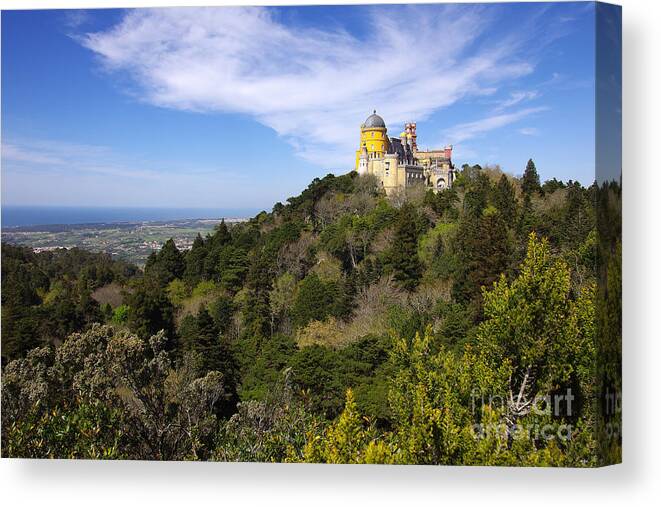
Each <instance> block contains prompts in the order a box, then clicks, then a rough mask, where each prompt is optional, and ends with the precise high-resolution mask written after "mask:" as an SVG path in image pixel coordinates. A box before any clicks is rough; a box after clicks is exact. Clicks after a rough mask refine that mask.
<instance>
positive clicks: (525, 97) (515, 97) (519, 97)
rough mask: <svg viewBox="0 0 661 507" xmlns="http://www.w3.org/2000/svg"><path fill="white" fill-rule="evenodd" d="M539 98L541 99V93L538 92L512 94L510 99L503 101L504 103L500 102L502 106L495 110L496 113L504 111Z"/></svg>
mask: <svg viewBox="0 0 661 507" xmlns="http://www.w3.org/2000/svg"><path fill="white" fill-rule="evenodd" d="M537 97H539V92H538V91H537V90H527V91H516V92H512V93H510V96H509V98H507V99H505V100H503V101H502V102H500V104H498V106H497V107H496V108H495V111H502V110H504V109H508V108H510V107H512V106H516V105H518V104H520V103H521V102H527V101H529V100H533V99H536V98H537Z"/></svg>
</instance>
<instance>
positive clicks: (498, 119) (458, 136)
mask: <svg viewBox="0 0 661 507" xmlns="http://www.w3.org/2000/svg"><path fill="white" fill-rule="evenodd" d="M547 109H548V108H547V107H531V108H526V109H520V110H518V111H514V112H511V113H502V114H496V115H493V116H488V117H486V118H482V119H480V120H476V121H472V122H468V123H461V124H459V125H455V126H454V127H452V128H449V129H447V130H446V131H445V134H446V138H447V139H449V141H450V142H451V143H453V144H454V143H461V142H464V141H467V140H469V139H473V138H475V137H478V136H481V135H483V134H485V133H486V132H489V131H491V130H495V129H498V128H502V127H505V126H507V125H510V124H512V123H515V122H517V121H520V120H522V119H523V118H527V117H528V116H531V115H534V114H537V113H541V112H542V111H546V110H547Z"/></svg>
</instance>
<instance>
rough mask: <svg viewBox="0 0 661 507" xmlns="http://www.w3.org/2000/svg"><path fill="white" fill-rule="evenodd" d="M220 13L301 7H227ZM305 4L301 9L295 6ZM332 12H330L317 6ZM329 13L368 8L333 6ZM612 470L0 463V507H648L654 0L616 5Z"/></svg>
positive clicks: (5, 3)
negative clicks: (619, 63)
mask: <svg viewBox="0 0 661 507" xmlns="http://www.w3.org/2000/svg"><path fill="white" fill-rule="evenodd" d="M222 3H223V2H217V1H209V0H197V1H195V0H193V1H185V0H179V1H174V2H173V1H133V2H131V1H126V0H124V1H118V0H115V1H113V0H105V1H103V0H101V1H99V0H93V1H89V2H85V1H80V0H78V1H63V0H60V1H46V0H42V1H32V0H23V1H9V0H0V8H3V9H8V8H44V7H51V8H52V7H86V8H89V7H90V6H92V5H93V6H95V7H118V6H133V7H135V6H157V5H200V4H203V5H211V4H221V5H222ZM225 3H226V4H228V3H229V4H257V3H267V4H278V3H287V4H305V3H306V2H301V1H296V0H289V1H286V2H278V1H271V2H259V1H252V2H251V1H241V0H230V1H229V2H225ZM307 3H309V2H307ZM328 3H335V2H328ZM337 3H368V2H366V1H363V2H337ZM621 3H622V5H623V23H624V30H623V34H624V35H623V36H624V79H623V81H624V104H623V111H624V178H623V179H624V184H623V186H624V237H625V239H624V326H625V327H624V395H623V400H624V461H625V463H624V464H623V465H620V466H615V467H609V468H606V469H599V470H566V469H565V470H552V469H512V468H510V469H503V468H449V467H419V466H409V467H394V466H365V465H362V466H346V465H345V466H340V465H333V466H327V465H264V464H226V463H132V462H89V461H88V462H85V461H77V462H75V461H58V462H53V461H51V462H49V461H27V460H8V459H3V460H2V462H0V499H2V502H3V504H4V505H11V506H14V505H36V504H43V505H49V506H51V505H71V506H73V505H112V506H113V507H117V506H118V505H119V506H123V505H135V504H143V505H158V506H159V507H160V506H170V505H177V506H182V505H192V506H195V507H197V506H200V505H205V504H212V505H225V504H240V505H245V504H260V505H261V504H269V505H273V504H275V505H280V504H282V505H297V504H312V505H326V504H332V505H338V504H339V505H343V504H344V505H357V504H363V505H364V504H366V503H368V502H369V503H370V504H372V503H380V504H397V505H406V506H408V505H412V506H413V505H424V504H432V505H441V504H442V505H448V506H456V505H460V506H463V505H473V504H478V503H479V504H481V505H489V506H497V505H507V506H508V507H513V506H514V507H516V506H523V505H528V506H529V505H534V506H538V505H540V506H544V505H553V506H555V507H557V506H558V505H560V506H565V505H578V504H580V505H584V506H587V505H651V504H652V502H654V504H655V505H658V502H659V500H660V499H661V472H660V467H659V459H661V449H660V446H659V441H660V439H659V431H661V425H660V424H659V422H660V419H659V413H660V411H659V407H660V406H661V400H660V399H659V396H658V392H657V389H658V388H660V387H661V382H660V378H659V371H661V364H659V362H660V361H661V347H660V346H659V344H660V343H661V333H660V332H659V316H660V315H659V314H661V305H660V300H659V297H658V294H659V291H661V280H659V264H660V261H661V256H660V255H659V252H660V251H661V248H660V247H661V245H660V244H659V234H660V232H661V231H660V228H659V216H661V213H660V211H661V210H660V206H659V203H661V178H660V177H659V174H660V173H661V163H660V162H659V156H658V155H657V153H656V150H659V149H661V131H660V129H659V118H661V115H660V113H661V111H660V110H659V94H661V79H660V73H659V63H658V62H659V60H661V43H660V39H661V25H660V24H659V22H660V21H661V15H660V13H661V8H660V7H659V5H660V4H661V2H658V1H656V0H623V1H622V2H621Z"/></svg>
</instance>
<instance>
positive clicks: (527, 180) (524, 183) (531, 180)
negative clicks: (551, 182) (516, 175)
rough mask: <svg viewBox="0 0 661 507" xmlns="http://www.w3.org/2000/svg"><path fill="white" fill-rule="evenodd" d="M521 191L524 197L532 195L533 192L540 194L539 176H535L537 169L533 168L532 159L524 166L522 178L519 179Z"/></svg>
mask: <svg viewBox="0 0 661 507" xmlns="http://www.w3.org/2000/svg"><path fill="white" fill-rule="evenodd" d="M521 190H522V191H523V193H524V194H526V195H532V194H533V193H535V192H541V190H542V187H541V185H540V184H539V174H537V168H536V167H535V162H533V161H532V159H530V160H528V163H527V164H526V170H525V171H524V172H523V178H522V179H521Z"/></svg>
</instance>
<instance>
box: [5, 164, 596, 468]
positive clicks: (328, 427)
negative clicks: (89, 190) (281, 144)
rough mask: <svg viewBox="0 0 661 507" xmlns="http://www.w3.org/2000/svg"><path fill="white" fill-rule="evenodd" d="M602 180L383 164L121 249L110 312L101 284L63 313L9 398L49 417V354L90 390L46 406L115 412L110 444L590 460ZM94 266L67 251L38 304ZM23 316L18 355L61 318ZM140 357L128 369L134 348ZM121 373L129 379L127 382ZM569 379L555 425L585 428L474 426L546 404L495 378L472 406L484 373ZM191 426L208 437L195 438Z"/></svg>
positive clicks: (221, 455)
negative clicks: (186, 243)
mask: <svg viewBox="0 0 661 507" xmlns="http://www.w3.org/2000/svg"><path fill="white" fill-rule="evenodd" d="M598 194H599V189H598V188H597V187H596V186H595V185H593V186H592V187H590V188H584V187H582V186H581V185H580V184H578V183H575V182H568V183H566V184H565V183H563V182H558V181H557V180H553V181H549V182H546V183H544V184H543V185H541V184H540V182H539V177H538V176H537V173H536V169H535V167H534V164H533V163H532V161H530V162H529V165H528V168H527V169H526V173H525V174H524V176H523V178H521V179H517V178H514V177H512V176H510V175H507V174H504V173H502V172H501V171H500V170H499V169H498V168H481V167H479V166H472V167H470V166H464V167H463V168H462V170H461V171H460V172H459V174H458V177H457V180H456V182H455V184H454V186H453V187H452V188H450V189H446V190H443V191H441V192H439V193H434V192H433V191H427V190H425V189H424V188H420V187H412V188H409V189H407V190H406V191H405V192H400V193H397V194H395V195H391V196H389V197H387V196H386V195H385V194H384V193H383V192H382V191H381V190H380V189H379V188H378V185H377V183H376V180H375V179H373V178H371V177H368V176H363V177H358V175H357V174H356V173H350V174H347V175H343V176H333V175H328V176H326V177H324V178H321V179H315V180H314V181H312V183H311V184H310V185H309V186H308V187H307V188H306V189H305V190H304V191H303V192H302V193H301V194H300V195H298V196H296V197H292V198H290V199H288V200H287V202H286V203H284V204H283V203H277V204H276V205H275V206H274V207H273V209H272V211H271V212H262V213H260V214H258V215H257V216H255V217H254V218H252V219H251V220H249V221H247V222H244V223H237V224H232V225H231V226H228V225H227V224H225V223H224V222H222V223H220V224H219V225H218V226H217V227H216V228H215V230H214V231H213V233H212V234H209V235H208V236H206V237H204V238H203V237H202V236H199V235H198V237H197V238H196V239H195V241H194V242H193V245H192V247H191V249H190V250H188V251H180V250H179V249H178V248H177V246H176V245H175V243H174V242H173V241H172V240H170V241H168V242H166V244H165V245H164V246H163V248H162V249H161V250H160V251H158V252H155V253H153V254H152V255H151V256H150V257H149V258H148V259H147V262H146V264H145V269H144V274H142V275H141V276H136V275H138V274H137V273H135V272H132V271H131V272H127V271H126V270H125V271H123V272H122V274H121V276H120V274H119V273H116V268H118V267H120V266H124V265H121V264H117V265H115V264H112V263H111V266H113V269H114V270H115V271H112V270H111V271H112V272H113V273H115V274H114V275H113V276H112V277H106V278H104V279H103V282H105V283H110V282H114V283H116V284H119V285H121V287H122V294H123V296H122V304H121V305H116V306H115V308H114V309H113V308H110V307H105V310H104V311H100V307H99V306H98V303H96V304H95V303H93V302H90V303H89V308H90V309H84V310H82V315H83V317H81V318H80V319H78V320H76V321H75V325H72V326H73V327H71V328H69V329H70V330H71V331H84V333H83V334H78V335H73V336H72V337H70V338H69V339H67V340H66V341H65V342H64V345H62V346H58V347H57V348H56V349H51V348H46V349H43V351H42V352H40V353H39V354H37V353H36V352H35V351H32V352H30V353H28V355H27V358H26V359H18V360H17V361H15V362H13V363H11V364H10V365H9V366H8V367H7V368H6V369H5V371H4V372H3V377H4V379H5V382H4V384H3V407H4V406H5V403H8V405H6V406H9V407H10V409H9V410H10V412H9V413H10V414H11V413H13V412H11V410H12V407H22V410H19V409H18V408H16V414H31V415H29V417H33V418H37V419H38V418H43V417H44V412H43V408H39V409H34V408H33V409H32V412H31V411H30V410H28V409H29V407H30V406H31V405H30V404H29V403H28V401H29V400H30V399H33V398H30V396H28V394H27V392H26V391H25V389H26V387H25V386H24V385H23V384H22V382H25V381H26V377H25V375H27V373H26V372H31V374H34V371H33V370H31V368H34V367H35V366H34V365H35V364H36V363H39V361H38V360H37V359H36V358H37V355H41V356H44V357H46V358H47V359H44V361H46V363H44V364H49V365H51V364H52V365H53V366H52V368H55V370H53V371H52V372H51V373H50V375H52V376H54V377H44V383H45V385H46V387H45V389H46V390H48V389H49V388H48V386H51V385H53V383H54V382H56V381H55V380H52V378H57V379H58V380H57V382H60V384H61V385H63V386H64V387H62V388H61V391H62V392H67V390H69V391H70V390H74V391H75V392H76V395H75V396H74V397H73V399H76V400H78V401H77V402H76V403H74V404H73V405H72V403H71V401H70V400H68V399H66V398H64V399H62V397H61V396H54V398H53V399H51V400H49V401H48V403H47V405H48V406H50V407H56V408H57V410H61V411H63V413H64V414H69V415H71V414H73V413H75V414H78V413H79V411H81V410H91V413H88V414H87V416H86V417H88V418H91V419H92V420H93V421H101V420H106V419H104V418H109V419H110V420H111V422H112V424H110V425H109V427H108V430H107V431H106V432H105V433H104V437H103V438H104V439H105V440H103V441H99V442H96V444H95V445H97V447H101V448H104V449H106V450H107V452H108V453H109V455H110V456H111V457H131V458H147V459H153V458H156V459H182V458H187V457H193V458H198V459H224V460H267V461H270V460H275V461H281V460H285V459H287V460H292V461H299V460H309V461H341V462H347V461H348V462H402V463H464V464H476V463H477V464H487V463H501V464H507V463H512V464H514V463H516V464H521V463H529V464H533V463H534V464H540V463H544V464H561V463H562V464H571V465H575V466H585V465H591V464H594V463H595V462H594V457H592V455H591V454H590V452H589V449H590V448H591V446H593V445H594V441H593V440H591V439H592V438H593V436H592V434H591V433H590V431H588V430H585V429H584V428H585V427H586V426H585V425H589V424H590V423H589V421H590V420H592V418H593V417H594V414H593V412H592V409H591V408H589V407H590V406H591V405H590V403H588V402H587V401H586V400H589V399H592V398H591V397H593V396H594V388H595V386H594V384H593V377H591V376H590V375H589V373H588V372H587V370H588V369H589V368H590V365H591V364H593V362H594V361H593V358H594V354H595V351H594V347H593V345H591V344H592V341H593V338H594V320H595V315H594V310H590V308H594V305H593V303H594V300H595V297H597V294H596V290H595V283H596V280H597V276H598V273H597V272H596V264H595V262H596V256H597V254H598V252H599V249H598V245H597V235H596V226H597V217H596V216H595V208H594V202H595V201H596V199H597V198H598V197H599V195H598ZM7 248H8V247H7ZM8 252H9V250H8ZM22 252H23V253H22V254H21V255H24V256H27V257H29V254H27V253H26V252H25V251H22ZM5 255H8V256H11V257H12V258H14V257H16V255H15V254H13V253H11V252H10V253H8V254H5V246H3V261H4V260H5ZM40 255H41V254H40ZM54 260H55V259H54ZM90 262H91V260H90ZM95 262H97V261H96V260H95V261H94V262H92V264H94V263H95ZM5 264H6V263H5V262H3V359H4V358H5V352H4V351H5V348H4V339H5V336H6V335H5V328H4V327H5V324H4V322H5V319H6V312H10V311H11V308H13V307H15V304H14V303H15V302H16V301H18V299H17V298H19V297H23V296H19V295H16V296H14V295H13V294H14V293H13V292H12V289H11V287H16V286H18V285H20V283H19V282H18V281H17V280H23V279H24V278H21V277H26V276H29V277H34V276H37V277H40V276H41V275H40V274H39V273H40V272H43V271H44V269H46V268H44V267H43V265H42V263H40V262H32V261H27V264H26V263H25V262H23V264H20V263H19V264H16V263H12V264H9V267H8V268H7V270H8V271H7V275H5ZM88 264H89V263H88ZM21 266H22V267H21ZM33 266H36V267H35V268H34V269H33ZM88 271H89V268H87V267H86V268H85V269H84V270H82V271H81V270H78V271H76V273H75V275H74V276H73V277H72V275H71V273H65V272H63V271H58V270H56V271H54V272H52V276H49V277H47V278H44V279H41V278H40V281H39V282H30V283H31V284H33V285H35V286H36V287H38V288H39V290H40V291H41V292H39V291H38V290H36V289H35V290H34V291H32V292H31V293H30V294H29V297H28V299H29V301H27V302H26V304H27V305H28V306H29V305H32V307H34V308H40V307H42V308H50V306H49V301H51V300H52V297H50V296H49V294H51V293H52V291H53V290H56V287H58V285H57V284H58V283H60V282H61V281H62V280H69V281H70V282H72V283H73V282H74V281H75V282H77V283H78V286H82V287H84V290H83V292H80V293H77V295H76V296H75V297H74V296H66V297H65V296H62V297H64V298H65V299H67V298H70V300H71V301H74V300H75V301H78V303H77V304H78V305H80V304H82V303H81V301H83V300H84V301H87V302H89V294H90V293H89V291H91V290H93V289H96V288H98V287H97V286H98V285H99V284H102V282H101V281H100V280H99V277H98V275H95V276H92V277H91V278H90V276H89V275H88V274H87V273H88ZM35 272H36V275H35V274H34V273H35ZM25 273H30V274H29V275H28V274H25ZM30 279H31V280H32V278H30ZM90 279H93V280H94V282H93V283H92V282H90ZM6 280H8V282H7V283H8V284H9V285H8V286H7V288H6V286H5V281H6ZM12 280H15V281H14V282H12ZM5 294H7V298H5ZM82 294H84V295H85V297H83V296H82ZM49 298H50V299H49ZM86 298H87V299H86ZM86 308H87V307H86ZM48 311H49V312H50V311H51V310H48ZM52 311H53V312H55V314H58V315H59V313H58V312H60V311H59V310H52ZM591 312H592V313H591ZM95 321H96V322H101V323H103V324H104V326H103V327H99V326H98V325H94V326H92V325H91V322H95ZM74 328H75V329H74ZM35 332H36V333H37V334H38V333H39V332H40V331H35ZM8 333H9V336H11V338H10V340H11V343H20V345H15V346H13V348H12V349H11V351H10V352H7V355H6V360H8V359H14V358H20V357H23V356H25V354H26V352H27V351H28V349H30V348H31V347H33V346H35V345H37V344H46V343H49V342H51V343H54V344H56V343H57V342H56V341H55V340H53V339H52V337H51V336H50V335H48V336H46V335H38V336H36V337H35V335H34V333H33V334H30V333H29V332H27V333H23V334H21V333H16V332H14V331H12V329H11V328H10V329H9V331H8ZM83 344H87V345H83ZM62 347H68V350H67V351H66V353H67V354H69V356H65V355H63V354H65V352H62ZM90 347H91V348H90ZM39 350H42V349H39ZM92 350H93V351H94V352H93V354H95V355H94V357H95V358H96V359H95V361H96V363H95V364H98V365H101V366H98V368H101V369H102V370H103V371H108V372H111V373H105V374H104V375H103V382H102V384H99V385H101V387H94V388H93V387H92V385H91V384H90V385H87V384H85V383H84V382H83V384H84V385H81V384H80V378H83V379H84V378H88V377H89V378H92V377H94V376H95V375H97V374H98V373H95V371H96V370H94V368H92V369H90V368H91V367H90V366H89V364H88V363H86V362H85V361H82V360H80V361H82V362H80V361H78V362H74V363H71V359H70V357H73V356H76V354H78V355H82V356H84V357H89V354H92V352H91V351H92ZM35 354H36V355H35ZM53 354H54V355H53ZM117 354H120V355H119V356H118V355H117ZM72 355H73V356H72ZM120 357H123V359H120ZM6 360H3V364H4V363H6ZM35 361H36V363H35ZM58 361H59V362H58ZM127 361H128V362H129V363H130V364H133V366H132V369H131V371H128V370H126V369H125V368H126V367H125V366H122V365H123V364H124V363H126V362H127ZM131 362H133V363H131ZM84 364H86V365H87V366H85V365H84ZM102 365H105V366H102ZM19 366H20V367H19ZM49 367H51V366H49ZM70 370H72V371H74V372H75V371H77V372H79V373H78V377H76V378H78V380H76V382H77V383H72V381H71V377H67V376H66V375H64V376H62V373H61V372H62V371H70ZM44 371H46V370H44ZM49 371H50V370H49ZM99 371H101V370H99ZM139 372H143V373H139ZM146 372H149V374H148V375H147V373H146ZM8 375H9V377H8ZM43 375H46V374H45V373H43ZM90 376H91V377H90ZM7 378H9V380H7ZM49 379H50V380H49ZM7 385H8V386H7ZM95 385H96V384H95ZM104 386H107V387H104ZM112 386H114V388H115V389H116V388H117V387H118V386H124V387H122V389H125V388H128V390H129V392H128V394H126V393H125V395H122V396H120V397H118V396H117V394H116V391H113V390H112ZM127 386H128V387H127ZM191 386H196V387H194V389H193V387H191ZM570 387H571V388H573V389H575V391H574V392H579V393H580V396H581V399H582V400H583V402H584V403H583V405H582V406H583V408H582V411H581V412H580V413H579V414H578V415H577V414H576V413H562V414H557V417H556V418H555V419H553V420H552V421H551V422H553V424H554V425H555V426H554V428H555V430H554V431H556V432H557V431H559V430H558V426H560V425H562V424H568V423H569V422H571V424H572V425H573V427H574V428H576V432H577V435H578V437H577V438H576V439H570V440H569V441H564V442H562V443H557V442H555V441H554V442H553V443H549V442H548V441H540V440H534V439H533V440H525V442H524V443H521V444H520V445H518V444H515V443H512V441H511V437H507V438H505V440H504V441H502V436H498V435H487V437H486V438H484V439H482V440H481V439H475V438H474V437H473V436H470V435H469V433H470V428H473V427H474V425H475V423H476V422H481V423H486V422H488V421H490V420H493V422H494V424H495V423H498V424H500V423H502V424H505V425H506V426H507V427H508V428H509V429H512V425H514V427H516V425H517V424H521V422H526V423H529V424H533V425H538V424H541V423H542V422H543V421H544V420H545V419H544V418H545V417H547V414H544V415H543V416H541V415H535V414H532V413H531V412H530V408H529V406H528V407H524V406H514V405H512V404H505V405H501V406H491V405H490V404H484V403H483V401H484V398H483V397H481V398H480V400H479V403H478V409H477V410H478V411H477V412H475V410H476V409H475V406H476V399H475V398H474V396H475V393H476V392H479V393H482V394H485V393H489V394H493V395H495V396H499V397H500V398H499V399H501V400H506V399H507V398H508V394H511V393H512V392H521V393H525V394H526V395H527V396H532V397H534V396H535V395H536V394H542V393H547V392H554V393H562V392H564V391H563V390H566V389H567V388H570ZM90 389H91V390H90ZM94 389H100V391H95V390H94ZM104 389H109V390H108V391H104ZM191 389H193V391H191ZM49 392H50V391H49ZM147 392H149V393H152V394H151V395H149V396H156V399H157V400H160V401H159V402H158V404H157V406H155V407H156V408H154V407H152V408H153V409H154V410H156V412H154V413H151V414H149V416H147V415H145V414H146V413H145V412H144V411H142V412H140V411H137V412H136V410H135V403H134V404H131V403H130V402H128V401H127V396H128V398H129V399H132V398H131V397H133V398H134V399H135V400H142V401H140V402H139V403H138V404H139V405H140V404H143V405H144V404H145V403H147V402H148V400H146V399H144V396H147V394H145V393H147ZM81 396H82V398H81ZM85 396H87V398H85ZM5 398H6V399H7V401H6V402H5ZM84 399H87V400H88V401H87V402H85V403H82V402H81V401H80V400H84ZM89 400H92V403H91V405H90V402H89ZM99 400H103V401H102V402H99ZM191 400H195V403H196V404H197V405H196V408H195V409H193V408H192V407H191V406H190V404H191V403H192V401H191ZM152 401H154V400H152ZM81 403H82V404H81ZM99 403H100V405H99ZM163 403H165V405H163V408H162V411H159V410H161V409H158V407H160V406H161V405H160V404H163ZM22 404H23V405H22ZM143 405H140V406H143ZM482 405H484V406H482ZM149 406H152V404H151V402H149ZM90 407H92V408H90ZM165 407H169V408H167V410H166V408H165ZM205 407H206V408H205ZM425 407H426V408H425ZM441 407H445V408H446V409H447V410H443V409H442V408H441ZM471 407H472V408H471ZM420 410H422V412H419V411H420ZM191 411H192V412H191ZM517 411H518V412H517ZM86 413H87V412H86ZM185 413H187V414H188V416H187V417H189V419H188V421H189V422H188V423H187V424H190V425H192V426H191V427H188V428H187V429H185V428H184V429H182V427H181V426H177V427H178V428H179V430H174V429H169V430H168V431H172V432H173V433H172V434H167V435H164V436H163V434H162V433H159V434H161V435H162V438H163V439H164V440H163V442H165V443H163V447H161V448H159V449H155V448H154V447H153V444H154V441H153V440H152V437H151V436H149V435H155V434H157V433H158V432H159V431H160V430H159V429H158V427H156V426H155V425H158V424H162V425H163V427H168V428H171V425H168V424H169V423H171V422H172V418H175V419H176V420H179V418H182V417H184V414H185ZM513 413H515V414H516V415H515V416H512V414H513ZM90 414H91V415H90ZM191 414H193V416H191ZM26 417H28V416H25V415H21V416H20V417H19V416H18V415H17V416H16V419H12V421H13V423H12V424H13V426H11V428H12V429H10V430H5V427H7V425H4V424H3V442H4V443H5V446H4V447H5V449H7V448H9V449H15V450H14V451H12V452H14V453H15V455H21V454H26V453H27V454H29V453H35V454H39V452H40V451H39V449H37V448H35V447H34V442H33V441H32V440H31V438H32V437H31V436H30V435H29V434H26V431H27V430H26V429H25V427H23V426H21V424H28V422H29V419H25V418H26ZM191 417H192V419H191ZM363 417H364V418H366V419H363ZM365 420H367V421H369V422H368V423H365V422H364V421H365ZM260 421H261V422H260ZM46 423H48V424H53V425H54V426H57V424H56V422H55V421H50V420H49V421H46V422H45V423H44V424H46ZM182 424H183V423H182ZM193 427H194V428H193ZM581 428H583V429H581ZM193 429H194V431H195V432H196V435H198V437H196V440H195V442H192V441H188V440H186V439H187V438H188V437H185V435H189V436H190V431H193ZM130 431H135V432H137V433H135V434H139V435H141V436H140V437H137V436H134V437H132V436H131V434H130ZM177 431H179V433H177ZM347 432H349V433H347ZM28 433H29V432H28ZM315 435H316V436H317V437H318V439H317V440H315V438H312V437H314V436H315ZM347 435H351V437H350V438H351V440H350V441H346V440H343V439H346V438H349V437H348V436H347ZM182 438H183V441H182ZM311 438H312V440H310V439H311ZM21 439H22V440H21ZM136 439H137V440H136ZM141 439H142V440H141ZM74 440H75V442H76V444H75V445H77V446H79V447H76V449H74V450H71V449H70V448H69V447H67V449H68V450H67V452H74V453H78V454H76V455H79V456H84V455H86V454H85V453H87V452H89V446H88V444H89V443H86V442H82V443H81V442H80V441H79V440H76V439H74ZM17 442H20V445H19V444H18V443H17ZM186 442H187V443H186ZM499 442H500V443H499ZM166 444H167V445H166ZM7 446H9V447H7ZM12 446H13V447H12ZM498 449H500V450H498Z"/></svg>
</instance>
